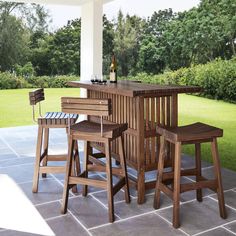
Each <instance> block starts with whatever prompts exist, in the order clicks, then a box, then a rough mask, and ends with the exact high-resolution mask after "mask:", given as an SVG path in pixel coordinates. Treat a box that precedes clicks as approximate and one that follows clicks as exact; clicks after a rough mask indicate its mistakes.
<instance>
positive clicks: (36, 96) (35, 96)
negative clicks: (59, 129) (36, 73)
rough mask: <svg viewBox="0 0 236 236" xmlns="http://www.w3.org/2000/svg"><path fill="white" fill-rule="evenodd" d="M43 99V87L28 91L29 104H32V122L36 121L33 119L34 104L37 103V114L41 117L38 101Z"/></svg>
mask: <svg viewBox="0 0 236 236" xmlns="http://www.w3.org/2000/svg"><path fill="white" fill-rule="evenodd" d="M44 99H45V97H44V89H43V88H40V89H35V90H33V91H31V92H29V101H30V105H32V113H33V120H34V122H37V121H36V119H35V109H34V106H35V105H36V104H37V103H39V106H38V107H39V116H40V117H42V114H41V105H40V102H41V101H43V100H44Z"/></svg>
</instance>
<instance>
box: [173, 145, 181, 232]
mask: <svg viewBox="0 0 236 236" xmlns="http://www.w3.org/2000/svg"><path fill="white" fill-rule="evenodd" d="M180 172H181V142H177V143H176V144H175V169H174V192H173V200H174V206H173V227H174V228H178V227H179V226H180V223H179V208H180Z"/></svg>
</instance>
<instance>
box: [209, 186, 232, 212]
mask: <svg viewBox="0 0 236 236" xmlns="http://www.w3.org/2000/svg"><path fill="white" fill-rule="evenodd" d="M224 196H225V204H227V205H229V206H230V207H233V208H235V210H236V192H235V191H233V190H232V191H227V192H225V193H224ZM211 197H212V198H214V199H216V200H217V199H218V198H217V195H216V194H214V195H213V196H211Z"/></svg>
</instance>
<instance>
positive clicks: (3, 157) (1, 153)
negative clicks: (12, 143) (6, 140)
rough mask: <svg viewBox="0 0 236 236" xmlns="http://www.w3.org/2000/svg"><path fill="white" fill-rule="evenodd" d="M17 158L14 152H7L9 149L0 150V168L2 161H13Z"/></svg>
mask: <svg viewBox="0 0 236 236" xmlns="http://www.w3.org/2000/svg"><path fill="white" fill-rule="evenodd" d="M17 157H18V156H17V155H16V154H15V153H14V152H12V151H11V150H9V149H2V150H0V167H1V163H2V162H3V161H7V160H11V159H15V158H17Z"/></svg>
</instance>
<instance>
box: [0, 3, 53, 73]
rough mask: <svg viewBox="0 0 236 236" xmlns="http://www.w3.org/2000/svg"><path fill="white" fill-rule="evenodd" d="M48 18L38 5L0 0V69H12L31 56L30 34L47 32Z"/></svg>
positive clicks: (22, 63)
mask: <svg viewBox="0 0 236 236" xmlns="http://www.w3.org/2000/svg"><path fill="white" fill-rule="evenodd" d="M48 18H49V15H48V12H47V11H46V10H45V9H44V7H42V6H40V5H36V4H23V3H14V2H2V1H0V70H3V71H5V70H12V69H13V67H14V65H15V64H19V65H24V64H25V63H26V62H28V60H30V58H32V57H31V55H32V53H30V48H29V46H30V42H29V41H30V35H31V34H34V33H35V32H36V31H38V32H39V31H40V32H42V33H44V32H47V30H48V24H47V22H48ZM31 48H33V47H32V45H31Z"/></svg>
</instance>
